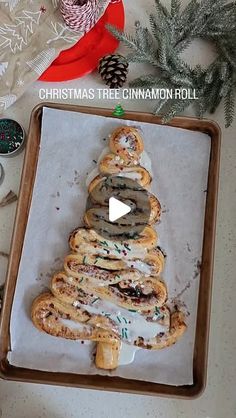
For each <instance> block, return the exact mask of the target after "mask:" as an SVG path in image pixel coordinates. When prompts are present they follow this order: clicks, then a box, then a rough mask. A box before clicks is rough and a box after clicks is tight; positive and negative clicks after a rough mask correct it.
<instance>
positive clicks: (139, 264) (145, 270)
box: [126, 260, 152, 276]
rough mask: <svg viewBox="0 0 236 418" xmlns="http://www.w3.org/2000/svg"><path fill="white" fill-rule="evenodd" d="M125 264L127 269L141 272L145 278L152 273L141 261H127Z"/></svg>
mask: <svg viewBox="0 0 236 418" xmlns="http://www.w3.org/2000/svg"><path fill="white" fill-rule="evenodd" d="M126 264H127V265H128V266H129V267H132V268H134V269H137V270H139V271H141V273H143V274H145V276H150V275H151V273H152V268H151V267H150V266H149V265H148V264H147V263H145V262H143V261H141V260H127V261H126Z"/></svg>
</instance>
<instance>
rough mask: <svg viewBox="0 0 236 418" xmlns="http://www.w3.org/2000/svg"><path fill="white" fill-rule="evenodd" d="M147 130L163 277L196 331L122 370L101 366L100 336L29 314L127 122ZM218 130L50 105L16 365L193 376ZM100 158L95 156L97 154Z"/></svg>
mask: <svg viewBox="0 0 236 418" xmlns="http://www.w3.org/2000/svg"><path fill="white" fill-rule="evenodd" d="M124 124H128V125H134V126H139V127H140V128H141V129H142V134H143V138H144V145H145V150H146V151H147V152H148V153H149V155H150V157H151V159H152V164H153V175H154V178H153V183H152V191H153V193H154V194H156V195H157V196H158V198H159V199H160V201H161V204H162V208H163V214H162V221H161V224H160V225H159V226H158V227H157V230H158V233H159V237H160V246H161V247H162V248H164V249H165V251H166V253H167V259H166V267H165V270H164V273H163V277H164V279H165V281H166V283H167V286H168V289H169V299H170V300H172V299H174V302H176V303H177V304H179V305H181V306H182V307H183V309H185V311H186V312H187V315H188V317H187V324H188V330H187V332H186V333H185V335H184V336H183V337H182V339H181V340H180V341H179V342H178V343H177V344H176V345H174V346H173V347H170V348H168V349H165V350H162V351H149V350H139V351H138V352H137V353H136V356H135V360H134V362H133V363H131V364H129V365H125V366H120V367H119V368H118V369H117V370H116V371H113V372H112V373H107V372H103V371H99V370H97V369H96V368H95V366H94V365H93V360H92V356H91V352H92V350H93V348H94V344H93V343H88V344H81V342H80V341H69V340H64V339H60V338H57V337H52V336H48V335H46V334H44V333H40V332H39V331H38V330H37V329H35V328H34V326H33V324H32V322H31V319H30V308H31V304H32V301H33V299H34V298H35V297H36V296H38V295H39V294H40V293H41V292H42V291H44V290H45V288H46V287H47V286H49V283H50V278H51V276H52V274H53V272H54V271H55V270H60V269H62V263H63V258H64V257H65V255H66V254H68V253H69V249H68V243H67V242H68V236H69V233H70V231H71V230H73V228H75V227H77V226H78V225H82V217H83V214H84V210H85V205H86V199H87V190H86V186H85V180H86V175H87V173H88V172H90V171H91V170H92V169H93V168H94V167H95V165H96V160H97V158H98V156H99V155H100V153H101V152H102V150H103V148H104V147H105V146H106V145H107V142H108V141H107V138H108V135H109V134H110V133H111V131H112V130H113V129H114V128H116V127H117V126H120V125H124ZM209 154H210V138H209V137H208V136H207V135H205V134H202V133H199V132H191V131H187V130H183V129H178V128H172V127H165V126H158V125H155V124H147V123H139V122H132V121H124V120H119V119H113V118H104V117H99V116H92V115H85V114H80V113H75V112H65V111H60V110H54V109H48V108H45V109H44V112H43V122H42V137H41V146H40V154H39V161H38V168H37V175H36V180H35V186H34V192H33V198H32V205H31V210H30V215H29V220H28V225H27V230H26V235H25V241H24V247H23V252H22V258H21V263H20V268H19V274H18V279H17V286H16V291H15V297H14V303H13V309H12V316H11V325H10V331H11V352H10V353H9V355H8V358H9V361H10V363H11V364H13V365H15V366H20V367H26V368H33V369H40V370H47V371H54V372H56V371H58V372H73V373H85V374H112V375H116V376H122V377H126V378H134V379H138V380H146V381H152V382H159V383H164V384H172V385H184V384H192V382H193V377H192V360H193V345H194V335H195V322H196V309H197V296H198V287H199V266H200V262H201V251H202V238H203V223H204V212H205V197H206V188H207V175H208V166H209ZM93 160H94V161H93Z"/></svg>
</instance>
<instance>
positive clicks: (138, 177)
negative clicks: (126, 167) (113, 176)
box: [117, 171, 142, 181]
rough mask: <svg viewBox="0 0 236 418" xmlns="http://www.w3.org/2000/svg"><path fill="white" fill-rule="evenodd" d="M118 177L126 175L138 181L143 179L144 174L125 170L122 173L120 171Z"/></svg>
mask: <svg viewBox="0 0 236 418" xmlns="http://www.w3.org/2000/svg"><path fill="white" fill-rule="evenodd" d="M117 177H125V178H128V179H132V180H134V181H137V180H141V178H142V175H141V174H140V173H136V172H135V171H123V172H122V173H118V174H117Z"/></svg>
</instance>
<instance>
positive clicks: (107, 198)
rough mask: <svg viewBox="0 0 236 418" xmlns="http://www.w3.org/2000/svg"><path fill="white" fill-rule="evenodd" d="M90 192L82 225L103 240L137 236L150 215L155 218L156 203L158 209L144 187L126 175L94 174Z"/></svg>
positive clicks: (148, 222) (148, 221)
mask: <svg viewBox="0 0 236 418" xmlns="http://www.w3.org/2000/svg"><path fill="white" fill-rule="evenodd" d="M89 192H90V193H89V196H88V199H87V205H86V213H85V216H84V222H85V225H86V226H87V227H88V228H93V229H94V230H95V231H96V232H97V233H98V234H99V235H101V236H103V237H104V238H106V239H111V238H112V239H113V240H122V239H124V240H125V239H129V238H135V237H137V236H138V235H139V234H140V233H141V232H142V231H143V229H144V228H145V227H146V226H147V225H148V224H150V217H151V218H152V219H153V220H154V217H155V210H154V211H153V206H154V205H156V203H157V211H158V210H159V209H158V202H156V201H155V197H154V196H153V198H152V199H150V196H151V195H150V193H149V192H148V191H147V190H146V189H144V188H143V187H142V186H140V184H139V183H137V182H136V181H135V180H133V179H130V178H127V177H121V176H100V177H97V178H96V179H95V181H93V182H92V185H90V188H89ZM153 199H154V200H153ZM153 203H154V205H153Z"/></svg>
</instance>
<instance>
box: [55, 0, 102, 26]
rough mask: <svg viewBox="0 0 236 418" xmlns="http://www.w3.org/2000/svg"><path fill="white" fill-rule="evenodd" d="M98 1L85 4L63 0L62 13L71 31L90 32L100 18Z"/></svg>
mask: <svg viewBox="0 0 236 418" xmlns="http://www.w3.org/2000/svg"><path fill="white" fill-rule="evenodd" d="M98 3H99V1H98V0H87V1H86V2H85V3H84V4H83V2H81V4H80V2H79V1H78V0H61V2H60V11H61V13H62V16H63V18H64V20H65V22H66V24H67V26H69V27H70V28H71V29H73V30H75V31H80V32H88V31H89V30H90V29H91V28H92V27H93V26H94V25H95V23H96V22H97V19H98V16H99V10H100V9H99V7H98Z"/></svg>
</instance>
